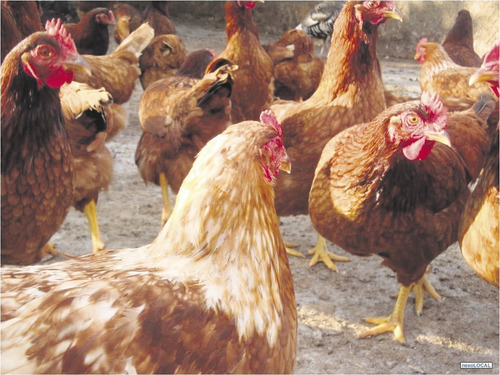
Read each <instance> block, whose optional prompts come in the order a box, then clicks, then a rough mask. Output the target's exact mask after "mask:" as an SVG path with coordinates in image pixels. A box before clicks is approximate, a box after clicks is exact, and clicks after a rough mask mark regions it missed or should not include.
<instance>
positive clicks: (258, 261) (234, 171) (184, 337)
mask: <svg viewBox="0 0 500 375" xmlns="http://www.w3.org/2000/svg"><path fill="white" fill-rule="evenodd" d="M262 121H263V122H264V123H263V124H262V123H258V122H251V121H248V122H244V123H241V124H238V125H233V126H231V127H230V128H228V129H227V130H226V131H225V132H224V133H223V134H221V135H219V136H218V137H216V138H214V139H212V140H211V141H210V142H209V143H208V144H207V145H206V146H205V147H204V148H203V150H202V151H201V152H200V154H199V155H198V158H197V159H196V161H195V163H194V164H193V168H192V170H191V172H190V173H189V174H188V176H187V177H186V179H185V181H184V183H183V185H182V187H181V189H180V191H179V195H178V198H177V204H176V207H175V209H174V212H173V213H172V217H171V219H170V220H169V221H168V223H167V224H166V225H165V227H164V228H163V230H162V231H161V233H160V234H159V235H158V237H157V238H156V240H155V241H154V242H153V243H152V244H150V245H148V246H144V247H142V248H137V249H123V250H119V251H104V252H100V253H97V254H92V255H90V256H85V257H81V258H79V259H74V260H69V261H66V262H60V263H56V264H50V265H45V266H32V267H24V268H9V269H3V270H2V296H1V303H2V326H1V329H2V334H1V337H2V363H1V366H2V368H1V370H2V373H13V372H19V373H103V374H104V373H129V374H133V373H138V374H145V373H203V374H207V373H219V374H224V373H249V374H251V373H268V374H274V373H291V372H293V369H294V366H295V357H296V351H297V328H298V327H297V307H296V304H295V296H294V289H293V279H292V273H291V270H290V266H289V264H288V259H287V255H286V253H285V247H284V244H283V240H282V238H281V235H280V232H279V222H278V217H277V216H276V211H275V209H274V206H273V198H274V192H273V181H274V179H275V177H276V175H277V174H278V172H279V169H283V170H285V171H289V170H290V169H289V168H290V164H289V159H288V157H287V154H286V151H285V149H284V147H283V141H282V137H281V134H282V133H281V127H280V126H279V124H277V122H276V121H275V119H273V118H272V117H271V115H269V114H265V115H264V116H263V119H262ZM236 180H238V181H239V183H238V184H235V183H234V181H236ZM186 223H189V225H186ZM207 228H210V230H207ZM34 322H36V324H34Z"/></svg>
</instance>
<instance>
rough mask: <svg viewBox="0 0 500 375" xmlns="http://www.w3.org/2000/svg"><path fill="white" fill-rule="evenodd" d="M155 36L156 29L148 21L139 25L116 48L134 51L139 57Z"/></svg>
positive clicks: (117, 49)
mask: <svg viewBox="0 0 500 375" xmlns="http://www.w3.org/2000/svg"><path fill="white" fill-rule="evenodd" d="M154 36H155V31H154V29H153V28H152V27H151V26H149V24H148V23H147V22H145V23H143V24H142V25H141V26H139V27H138V28H137V29H136V30H135V31H133V32H132V33H130V35H129V36H127V37H126V38H125V39H123V41H122V42H121V43H120V45H119V46H118V47H117V48H116V50H115V52H116V51H122V50H124V49H126V50H128V51H131V52H133V53H134V54H135V55H136V57H139V56H140V55H141V53H142V51H144V49H145V48H146V47H147V46H148V45H149V43H150V42H151V40H152V39H153V38H154Z"/></svg>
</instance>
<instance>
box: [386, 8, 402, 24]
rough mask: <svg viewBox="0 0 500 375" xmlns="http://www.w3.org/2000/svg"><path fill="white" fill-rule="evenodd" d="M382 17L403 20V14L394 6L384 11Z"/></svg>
mask: <svg viewBox="0 0 500 375" xmlns="http://www.w3.org/2000/svg"><path fill="white" fill-rule="evenodd" d="M384 17H385V18H393V19H395V20H397V21H399V22H403V15H402V14H401V12H400V11H399V9H398V8H396V7H394V9H391V10H389V11H387V12H384Z"/></svg>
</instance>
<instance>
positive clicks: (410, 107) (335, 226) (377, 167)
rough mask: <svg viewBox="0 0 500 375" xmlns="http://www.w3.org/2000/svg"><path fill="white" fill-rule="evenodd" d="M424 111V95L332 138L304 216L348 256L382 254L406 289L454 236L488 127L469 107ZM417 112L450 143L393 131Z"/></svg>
mask: <svg viewBox="0 0 500 375" xmlns="http://www.w3.org/2000/svg"><path fill="white" fill-rule="evenodd" d="M441 106H442V103H441ZM434 107H435V106H434ZM429 108H432V104H430V105H429V104H426V103H424V99H422V102H418V101H416V102H408V103H402V104H398V105H395V106H393V107H390V108H388V109H387V110H386V111H384V112H383V113H381V114H380V115H378V116H377V117H376V118H375V119H374V120H373V121H372V122H370V123H365V124H361V125H356V126H354V127H352V128H349V129H347V130H345V131H343V132H342V133H339V134H338V135H337V136H335V137H334V138H332V139H331V140H330V141H329V142H328V144H327V145H326V146H325V149H324V150H323V153H322V155H321V159H320V161H319V163H318V166H317V168H316V172H315V178H314V182H313V185H312V188H311V193H310V196H309V214H310V216H311V220H312V222H313V225H314V227H315V229H316V230H317V231H318V232H319V233H320V234H321V235H322V236H324V237H325V238H327V239H329V240H331V241H332V242H334V243H335V244H337V245H338V246H340V247H342V248H343V249H345V250H347V251H349V252H350V253H352V254H356V255H362V256H367V255H372V254H377V255H379V256H381V257H382V258H383V259H384V261H383V264H384V265H386V266H388V267H389V268H391V269H392V270H393V271H394V272H396V274H397V279H398V282H399V283H401V284H403V285H404V286H409V285H410V284H411V283H413V282H416V281H418V280H419V279H420V278H421V277H422V276H423V275H424V272H425V271H426V269H427V266H428V265H429V263H430V262H431V261H432V259H434V258H435V257H436V256H438V255H439V254H440V253H441V252H443V251H444V250H446V248H447V247H448V246H449V245H451V244H452V243H453V242H455V241H456V240H457V231H458V223H459V218H460V214H461V212H462V210H463V207H464V204H465V202H466V200H467V198H468V197H469V195H470V191H469V189H468V188H467V184H468V183H469V182H470V181H471V176H477V175H478V173H479V170H480V168H481V164H482V161H483V158H484V154H485V150H486V148H487V136H486V128H487V126H486V124H485V121H484V119H483V118H481V117H480V116H479V115H476V114H475V113H474V111H472V110H469V111H466V112H457V113H452V114H449V116H448V118H447V115H446V112H445V111H444V114H443V109H442V108H444V107H442V108H441V109H439V108H438V110H429ZM439 113H441V114H439ZM416 117H418V118H422V119H423V120H422V121H425V122H426V123H428V124H441V125H439V126H437V128H436V130H439V129H440V127H441V126H443V124H444V125H445V126H446V130H447V132H448V133H449V137H450V142H451V145H452V146H451V147H448V146H446V145H443V144H441V143H435V144H434V141H431V140H426V139H425V138H418V141H415V142H414V141H413V140H411V138H410V139H408V140H407V138H405V137H404V136H403V135H399V134H400V133H401V134H406V133H404V132H408V131H409V130H410V131H411V129H410V126H412V125H413V126H417V125H418V124H413V123H410V124H409V125H408V124H407V122H405V121H407V120H408V119H410V120H411V121H413V119H414V118H416ZM401 123H403V125H401ZM432 126H434V125H432ZM405 127H406V128H405ZM405 129H406V130H405ZM418 129H420V128H418ZM417 132H419V130H416V131H415V134H420V133H417ZM408 134H410V133H408ZM418 142H420V144H418ZM422 142H425V143H422ZM417 147H421V148H422V151H421V152H422V154H419V155H418V157H417V155H415V153H416V152H417V151H418V149H417Z"/></svg>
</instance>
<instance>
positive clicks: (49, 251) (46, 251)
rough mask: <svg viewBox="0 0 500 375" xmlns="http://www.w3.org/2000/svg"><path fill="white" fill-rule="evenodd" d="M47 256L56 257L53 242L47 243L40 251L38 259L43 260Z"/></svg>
mask: <svg viewBox="0 0 500 375" xmlns="http://www.w3.org/2000/svg"><path fill="white" fill-rule="evenodd" d="M48 255H53V256H55V255H57V250H56V245H54V243H53V242H47V243H46V244H45V245H43V247H42V248H41V249H40V259H43V258H45V257H46V256H48Z"/></svg>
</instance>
